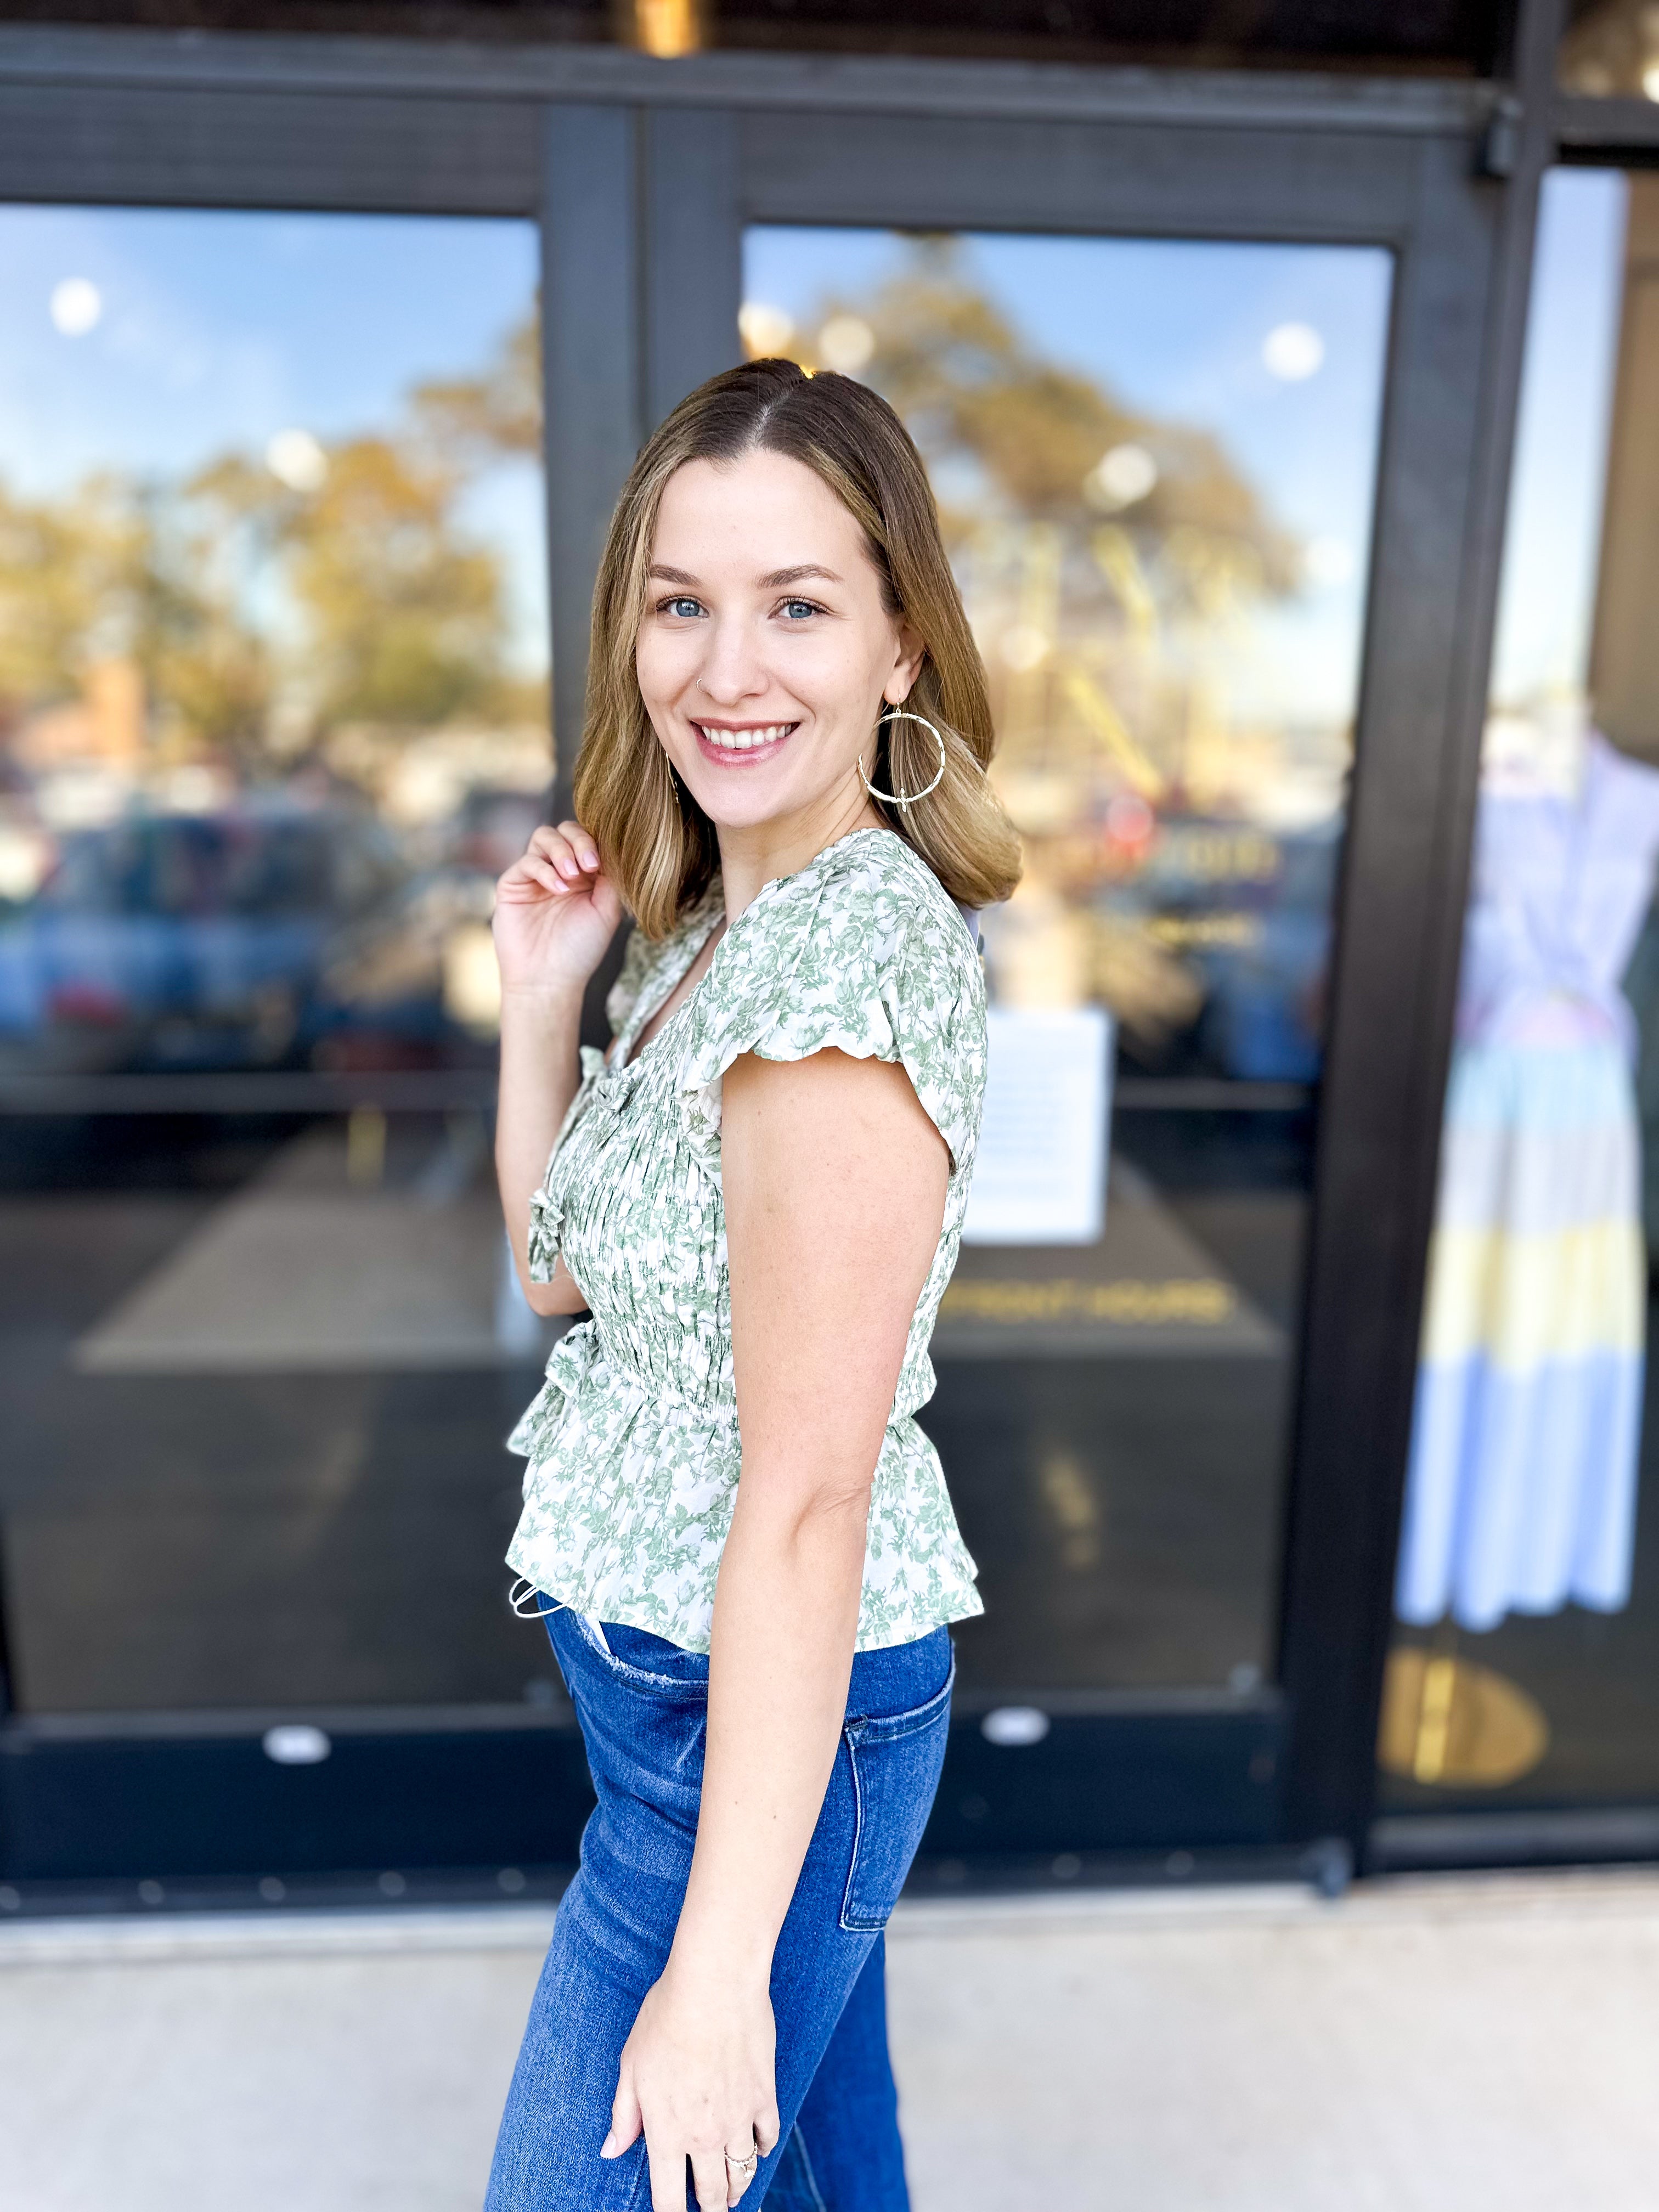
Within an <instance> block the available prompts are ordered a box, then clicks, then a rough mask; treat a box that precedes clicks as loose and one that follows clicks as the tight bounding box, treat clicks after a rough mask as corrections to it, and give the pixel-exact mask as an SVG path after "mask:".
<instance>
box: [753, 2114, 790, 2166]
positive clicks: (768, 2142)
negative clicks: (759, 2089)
mask: <svg viewBox="0 0 1659 2212" xmlns="http://www.w3.org/2000/svg"><path fill="white" fill-rule="evenodd" d="M782 2132H783V2130H782V2129H781V2126H780V2125H779V2124H778V2108H777V2106H775V2105H769V2106H767V2108H766V2110H765V2111H764V2112H763V2113H762V2114H761V2115H760V2117H759V2118H758V2119H757V2121H756V2122H755V2147H756V2148H757V2150H758V2151H759V2153H760V2154H761V2156H762V2157H763V2158H770V2157H771V2155H772V2154H773V2152H774V2151H775V2149H776V2148H777V2147H778V2137H779V2136H780V2135H781V2133H782Z"/></svg>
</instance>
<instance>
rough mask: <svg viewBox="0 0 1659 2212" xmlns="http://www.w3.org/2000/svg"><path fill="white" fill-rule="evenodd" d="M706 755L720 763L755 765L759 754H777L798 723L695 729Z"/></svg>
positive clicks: (708, 724)
mask: <svg viewBox="0 0 1659 2212" xmlns="http://www.w3.org/2000/svg"><path fill="white" fill-rule="evenodd" d="M693 726H694V727H695V729H696V732H697V736H698V738H700V739H701V741H702V749H703V751H704V753H705V755H708V756H712V757H714V759H716V760H719V761H721V762H723V763H724V762H733V763H734V762H737V761H739V760H741V761H744V762H749V761H752V760H753V759H754V758H755V757H756V756H757V754H762V753H767V754H769V753H774V752H775V751H776V750H777V749H778V747H779V746H780V745H781V744H783V742H784V740H785V738H787V737H789V736H790V734H791V733H792V732H793V731H795V730H797V729H799V726H800V725H799V723H798V722H751V723H748V724H745V725H744V726H742V727H740V728H732V727H726V726H721V725H720V724H718V723H713V722H698V723H696V724H694V725H693Z"/></svg>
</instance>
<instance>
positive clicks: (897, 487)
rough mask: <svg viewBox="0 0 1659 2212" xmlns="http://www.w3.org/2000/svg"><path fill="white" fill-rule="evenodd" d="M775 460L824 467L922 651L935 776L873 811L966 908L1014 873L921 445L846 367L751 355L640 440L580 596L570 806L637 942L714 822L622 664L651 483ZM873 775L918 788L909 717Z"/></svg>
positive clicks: (703, 877) (920, 760)
mask: <svg viewBox="0 0 1659 2212" xmlns="http://www.w3.org/2000/svg"><path fill="white" fill-rule="evenodd" d="M746 453H783V454H787V456H788V457H789V458H790V459H792V460H797V461H800V462H803V463H804V464H805V466H806V467H808V468H809V469H811V471H812V472H813V473H814V475H816V476H817V477H821V478H822V479H823V482H824V483H826V484H828V485H829V489H830V490H831V491H833V492H834V493H835V495H836V497H837V498H838V499H839V500H840V501H841V502H842V505H843V506H844V507H846V508H847V509H848V513H850V514H851V515H852V516H853V518H854V520H855V521H856V522H857V523H858V524H859V526H860V529H862V531H863V532H864V536H865V541H866V547H867V550H868V551H869V555H870V558H871V560H872V562H873V563H874V564H875V568H876V570H877V573H878V575H879V576H880V579H881V584H882V597H883V601H884V605H886V608H887V610H888V611H889V613H890V614H893V615H902V617H903V618H904V619H905V620H906V621H907V622H908V623H909V624H910V626H911V628H912V629H914V630H915V632H916V633H917V635H919V636H920V637H921V639H922V641H923V642H924V644H925V645H926V647H927V653H926V655H925V657H924V659H923V660H922V664H921V670H920V671H919V673H918V675H917V677H916V680H915V684H914V685H913V687H912V689H911V691H910V695H909V696H908V699H906V700H905V701H904V702H903V704H904V707H905V709H906V710H907V711H908V712H911V713H915V714H921V715H925V716H926V717H927V720H928V721H930V722H932V723H933V725H934V726H935V727H936V728H937V729H938V730H939V732H940V733H941V735H942V737H943V738H944V742H945V774H944V775H943V777H942V778H941V779H940V781H939V785H938V787H937V788H936V789H935V790H934V791H933V792H931V793H929V794H928V796H927V798H925V799H917V800H915V802H914V803H913V804H912V805H909V806H903V807H900V806H884V805H880V803H879V802H878V801H872V805H876V806H877V810H878V812H879V813H880V814H881V815H882V816H883V817H884V819H885V820H886V821H887V822H888V823H890V825H891V827H892V828H893V829H896V830H897V832H898V834H899V835H900V836H902V838H903V839H904V840H905V842H907V843H908V845H909V846H911V847H912V848H913V849H914V850H915V852H916V853H917V854H920V856H921V859H922V860H925V861H926V862H927V865H928V866H929V867H930V868H931V869H932V870H933V873H934V874H935V875H936V876H937V877H938V878H939V881H940V883H941V884H944V886H945V890H947V891H948V892H949V893H950V895H951V897H952V898H954V899H957V900H960V902H962V903H963V905H964V906H970V907H980V906H988V905H990V904H991V903H992V902H994V900H997V899H1002V898H1006V896H1008V894H1009V892H1010V891H1011V890H1012V889H1013V887H1014V885H1015V884H1017V883H1018V880H1019V874H1020V852H1019V836H1018V831H1017V830H1016V829H1014V826H1013V824H1012V823H1011V822H1010V821H1009V819H1008V817H1007V816H1006V813H1005V812H1004V811H1003V810H1002V806H1001V805H1000V801H999V800H998V799H997V797H996V794H995V793H994V791H993V790H992V789H991V787H990V784H989V783H988V782H987V780H986V775H985V769H986V765H987V763H988V762H989V760H990V758H991V756H992V753H993V752H994V750H995V746H996V736H995V732H994V730H993V728H992V726H991V703H990V699H989V696H988V695H987V690H986V684H985V669H984V665H983V663H982V662H981V659H980V657H979V650H978V648H977V647H976V646H975V643H974V640H973V634H972V632H971V631H970V630H969V627H968V618H967V616H966V615H965V614H964V613H963V606H962V596H961V593H960V592H958V591H957V584H956V579H955V577H954V576H953V575H952V574H951V565H950V562H948V561H947V559H946V558H945V545H944V541H943V539H942V538H941V537H940V535H939V510H938V508H937V507H936V506H935V505H934V502H933V490H932V488H931V487H930V485H929V484H928V482H927V471H926V470H925V469H924V468H923V465H922V461H921V455H920V454H919V453H917V451H916V449H915V446H914V445H913V444H912V443H911V441H910V437H909V434H908V431H907V430H906V429H905V428H904V425H903V424H902V422H900V421H899V418H898V416H896V414H895V413H894V412H893V410H892V409H891V408H890V406H889V405H888V404H887V402H886V401H885V400H884V399H883V398H879V397H878V394H877V393H875V392H872V391H871V390H870V389H869V387H868V386H866V385H862V384H858V383H855V382H854V380H853V379H852V378H851V377H848V376H837V375H835V374H832V373H830V372H829V371H820V372H819V374H817V375H816V376H811V377H809V376H808V375H807V374H805V371H804V370H803V369H801V368H799V367H798V366H797V365H796V363H795V362H792V361H752V362H748V363H746V364H745V365H744V367H743V368H733V369H728V370H726V373H725V374H723V375H720V376H715V377H711V378H710V379H709V380H708V383H707V384H705V385H702V386H700V387H699V389H698V390H697V391H696V392H693V393H692V394H691V395H690V398H688V399H683V400H682V401H681V402H680V404H679V405H678V407H677V408H676V409H675V410H674V411H673V413H672V414H671V415H670V416H668V418H667V420H666V421H665V422H664V423H663V424H662V425H661V426H660V428H658V429H657V430H656V431H654V432H653V434H652V435H651V437H650V438H649V439H648V440H647V442H646V444H645V446H644V447H643V449H642V450H641V453H640V457H639V459H637V460H636V461H635V464H634V467H633V471H632V473H631V474H630V475H629V479H628V482H627V483H626V484H625V485H624V486H623V494H622V497H621V499H620V500H619V501H617V511H616V513H615V514H614V515H613V516H612V518H611V531H610V535H609V537H608V538H607V539H606V541H605V556H604V558H603V560H602V561H601V562H600V563H599V581H598V583H597V585H596V586H595V587H594V592H593V634H592V647H591V651H590V653H589V657H588V665H587V714H586V725H585V726H584V728H583V731H582V742H581V750H580V752H579V754H578V755H577V758H576V773H575V793H574V797H575V806H576V812H577V815H578V816H579V817H580V820H581V822H582V823H583V824H584V825H585V827H586V829H587V830H588V832H589V834H590V835H591V836H592V838H593V840H594V842H595V843H596V844H597V845H598V846H599V853H600V856H601V858H602V860H603V861H604V864H605V872H606V873H607V874H608V875H609V876H610V877H611V879H612V880H613V882H615V884H617V888H618V890H620V891H621V893H622V896H623V902H624V903H625V904H626V905H627V907H628V908H629V911H630V912H631V913H632V914H633V915H634V917H635V921H637V923H638V924H639V927H641V929H642V930H643V931H644V932H645V933H646V935H647V937H652V938H660V937H665V936H666V935H667V933H668V932H669V931H670V930H671V928H672V927H674V924H675V922H676V921H678V919H679V917H680V915H682V914H683V913H684V911H685V909H686V908H687V907H688V906H689V905H690V903H691V902H692V901H693V900H695V899H696V898H697V897H699V896H701V894H702V892H703V891H704V890H706V889H707V888H708V883H709V880H710V878H712V876H713V874H714V870H715V867H716V866H718V864H719V860H720V850H719V847H718V844H717V843H716V841H715V836H714V824H713V823H711V822H710V821H709V819H708V816H707V815H706V814H705V813H704V812H703V811H702V808H701V807H700V806H699V805H697V804H696V800H695V799H692V797H691V796H690V793H689V792H687V791H686V790H685V789H684V787H683V786H682V785H681V784H680V783H679V782H678V780H677V779H676V777H675V776H674V775H673V773H672V771H671V769H670V767H669V764H668V757H667V755H666V754H665V752H664V750H663V749H662V746H661V744H659V742H658V739H657V736H656V732H654V730H653V728H652V726H651V722H650V719H649V717H648V716H647V713H646V710H645V702H644V701H643V700H642V699H641V696H640V687H639V680H638V678H637V675H636V674H635V665H634V655H635V645H636V641H637V639H638V636H639V630H640V624H641V621H642V620H643V618H644V615H645V609H646V604H647V597H648V576H647V571H648V569H649V567H650V562H651V544H652V539H653V536H654V535H655V532H656V526H657V511H658V508H659V506H660V504H661V501H662V495H663V488H664V486H665V484H666V483H667V482H668V479H669V478H670V477H671V476H672V475H673V474H674V472H675V471H676V470H677V469H681V468H684V465H686V463H687V462H688V461H713V462H715V463H720V462H731V461H735V460H738V459H741V458H742V456H743V455H744V454H746ZM865 760H866V767H867V769H868V771H869V777H870V781H871V782H872V783H873V784H875V785H877V786H878V787H879V788H881V789H883V790H886V791H920V790H921V789H922V787H924V786H925V785H926V784H927V783H928V782H929V781H931V779H932V777H933V773H934V771H935V769H937V768H938V766H939V752H938V748H937V747H936V746H935V745H934V743H933V739H932V738H931V737H930V736H929V735H928V734H927V731H926V730H923V729H921V728H919V727H918V726H917V725H916V724H915V722H893V723H884V724H883V725H882V726H881V727H880V730H879V732H878V739H877V743H876V745H875V757H874V758H873V760H872V758H871V757H870V752H869V750H868V749H867V748H866V754H865Z"/></svg>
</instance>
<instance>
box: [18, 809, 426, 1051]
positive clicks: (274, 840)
mask: <svg viewBox="0 0 1659 2212" xmlns="http://www.w3.org/2000/svg"><path fill="white" fill-rule="evenodd" d="M403 878H404V867H403V864H402V862H401V861H400V859H399V856H398V851H397V848H396V847H395V845H394V844H393V843H392V840H391V838H390V837H389V836H388V835H387V834H386V830H385V829H383V828H382V826H381V825H380V823H378V822H377V821H376V820H375V819H374V817H373V816H371V815H369V814H368V813H365V812H360V811H356V810H353V809H350V808H348V807H343V806H332V807H306V806H301V805H294V804H292V803H289V802H286V801H278V802H276V803H273V804H272V805H270V806H258V805H249V806H247V807H246V808H242V809H237V810H234V811H225V812H222V813H216V814H200V815H187V814H178V815H159V814H158V815H134V816H131V817H126V818H125V819H123V820H121V821H119V822H117V823H112V824H109V825H107V826H106V827H104V828H100V829H88V830H84V831H80V832H77V833H74V834H72V835H70V836H66V837H65V838H64V841H63V844H62V848H61V852H60V854H59V858H58V865H57V866H56V867H55V868H54V869H53V871H52V873H51V875H50V876H49V877H48V878H47V879H46V882H45V883H44V884H42V885H41V887H40V891H39V892H38V893H37V895H36V896H34V898H33V899H32V900H30V901H29V902H27V904H25V905H24V906H22V907H21V908H17V909H16V910H15V912H14V913H13V914H12V915H11V916H9V918H8V919H7V920H6V921H4V922H3V923H0V1061H4V1062H9V1064H10V1065H11V1066H13V1067H14V1068H23V1067H33V1068H36V1069H41V1068H50V1069H61V1070H64V1071H65V1072H71V1071H82V1072H92V1071H97V1070H108V1069H112V1068H117V1067H129V1068H131V1067H139V1068H144V1067H148V1068H160V1067H175V1068H176V1067H195V1068H227V1067H258V1066H273V1065H276V1064H278V1063H280V1062H283V1061H285V1060H287V1061H291V1060H293V1059H294V1058H295V1055H296V1054H301V1053H302V1052H303V1049H304V1042H305V1036H306V1032H307V1028H308V1027H309V1025H310V1023H311V1019H312V1002H313V998H314V995H315V992H316V987H317V981H318V978H319V974H320V972H321V970H322V968H323V966H324V964H325V962H326V959H327V957H328V952H329V947H330V945H331V941H332V939H333V938H334V936H335V934H336V933H337V930H338V929H339V928H340V927H341V926H342V925H343V924H349V923H351V922H354V921H357V920H360V919H361V918H362V917H363V916H365V915H368V914H370V913H372V912H373V911H374V909H375V908H377V907H378V906H380V905H381V904H383V903H384V902H386V901H388V900H389V899H390V898H392V896H393V895H394V894H395V892H396V890H397V889H398V886H399V884H401V882H402V881H403Z"/></svg>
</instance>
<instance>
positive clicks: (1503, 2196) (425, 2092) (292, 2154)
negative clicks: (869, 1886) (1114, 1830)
mask: <svg viewBox="0 0 1659 2212" xmlns="http://www.w3.org/2000/svg"><path fill="white" fill-rule="evenodd" d="M551 1917H552V1916H551V1912H550V1910H547V1909H544V1908H541V1907H526V1906H512V1905H507V1906H501V1907H479V1908H477V1909H471V1910H465V1911H461V1910H455V1911H449V1910H446V1911H386V1912H381V1913H355V1912H352V1913H347V1912H337V1913H325V1912H319V1913H308V1914H307V1913H298V1912H293V1911H287V1910H284V1911H273V1912H272V1913H271V1914H270V1916H269V1917H260V1918H243V1917H209V1916H204V1917H197V1918H187V1917H160V1916H158V1917H155V1918H149V1919H134V1920H118V1921H98V1920H85V1921H39V1922H31V1923H16V1922H14V1923H10V1924H9V1925H7V1926H5V1927H3V1928H0V2212H381V2208H385V2212H392V2208H394V2207H395V2208H396V2212H476V2208H477V2204H478V2201H479V2197H480V2194H481V2188H482V2182H483V2174H484V2172H485V2170H486V2168H487V2166H488V2163H489V2149H490V2144H491V2142H492V2139H493V2136H494V2132H495V2121H496V2118H497V2114H498V2112H499V2109H500V2105H501V2096H502V2093H503V2090H504V2087H505V2085H506V2081H507V2075H508V2072H509V2069H510V2068H511V2065H512V2063H513V2053H514V2050H515V2048H516V2044H517V2039H518V2034H519V2030H520V2025H521V2022H522V2019H523V2015H524V2010H525V2007H526V2002H527V2001H528V1997H529V1994H530V1990H531V1988H532V1984H533V1982H534V1979H535V1976H536V1972H537V1969H538V1964H539V1961H540V1957H541V1953H542V1951H543V1949H544V1946H545V1943H546V1941H547V1936H548V1931H549V1929H550V1925H551ZM890 1989H891V2006H892V2018H893V2042H894V2051H895V2062H896V2067H897V2070H898V2074H899V2079H900V2087H901V2092H902V2100H903V2112H904V2120H905V2127H906V2135H907V2139H908V2147H909V2159H910V2168H911V2180H912V2189H913V2194H914V2198H915V2212H981V2208H985V2212H990V2208H993V2207H994V2208H996V2212H1060V2208H1063V2212H1097V2208H1098V2212H1489V2208H1490V2212H1569V2208H1570V2209H1571V2212H1659V2087H1656V2085H1659V1869H1648V1870H1629V1871H1625V1870H1613V1871H1607V1872H1598V1873H1593V1874H1588V1873H1571V1874H1559V1875H1548V1876H1526V1877H1520V1876H1496V1877H1494V1876H1481V1877H1467V1876H1466V1877H1459V1878H1455V1879H1440V1878H1436V1879H1414V1880H1392V1881H1382V1882H1377V1883H1374V1884H1365V1885H1361V1886H1360V1887H1357V1888H1356V1889H1355V1890H1353V1891H1352V1892H1351V1893H1349V1894H1348V1895H1347V1896H1346V1898H1344V1899H1340V1901H1338V1902H1335V1903H1325V1902H1323V1901H1321V1900H1319V1899H1316V1898H1314V1897H1313V1896H1311V1895H1310V1894H1309V1893H1304V1892H1301V1891H1297V1890H1293V1889H1289V1888H1280V1887H1255V1888H1234V1889H1212V1890H1160V1891H1156V1892H1131V1891H1119V1892H1101V1893H1073V1894H1067V1895H1064V1896H1055V1895H1053V1894H1045V1895H1043V1896H1042V1897H1035V1898H1024V1899H988V1900H987V1899H977V1900H975V1899H964V1900H960V1901H952V1902H951V1903H935V1902H933V1901H927V1902H921V1903H917V1904H915V1905H902V1906H901V1908H900V1910H899V1912H898V1913H897V1915H896V1917H895V1920H894V1923H893V1927H892V1930H891V1936H890Z"/></svg>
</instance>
